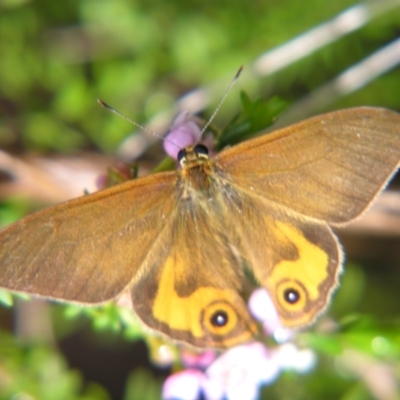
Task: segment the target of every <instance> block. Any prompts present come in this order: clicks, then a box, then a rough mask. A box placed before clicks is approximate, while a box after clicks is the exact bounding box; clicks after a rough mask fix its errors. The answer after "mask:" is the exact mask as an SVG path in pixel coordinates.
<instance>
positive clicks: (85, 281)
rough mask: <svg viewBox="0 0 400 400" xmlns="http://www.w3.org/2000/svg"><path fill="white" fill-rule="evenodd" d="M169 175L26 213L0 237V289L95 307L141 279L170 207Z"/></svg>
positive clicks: (171, 188)
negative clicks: (145, 260)
mask: <svg viewBox="0 0 400 400" xmlns="http://www.w3.org/2000/svg"><path fill="white" fill-rule="evenodd" d="M176 179H177V178H176V174H175V173H172V172H171V173H165V174H158V175H152V176H149V177H145V178H141V179H137V180H133V181H129V182H126V183H123V184H121V185H118V186H114V187H112V188H110V189H106V190H102V191H99V192H96V193H94V194H91V195H87V196H83V197H80V198H78V199H75V200H71V201H69V202H66V203H63V204H60V205H56V206H54V207H51V208H48V209H45V210H42V211H39V212H37V213H35V214H32V215H30V216H28V217H26V218H25V219H23V220H22V221H19V222H17V223H15V224H13V225H11V226H9V227H8V228H6V229H4V230H3V231H1V232H0V286H1V287H3V288H6V289H9V290H16V291H22V292H26V293H31V294H36V295H42V296H46V297H50V298H54V299H59V300H67V301H76V302H83V303H100V302H104V301H107V300H110V299H112V298H114V297H115V296H117V295H118V294H120V293H121V292H122V291H123V290H124V289H125V288H126V287H127V286H128V285H130V284H131V282H132V281H134V280H135V279H137V277H138V275H139V274H140V267H141V265H142V264H143V260H144V259H145V257H146V254H147V253H148V252H149V251H150V249H151V246H152V245H153V243H154V241H155V240H156V239H157V237H158V236H159V235H160V232H161V231H162V229H163V220H164V219H166V218H167V216H168V215H169V214H171V213H172V211H173V209H174V207H175V198H174V185H175V182H176Z"/></svg>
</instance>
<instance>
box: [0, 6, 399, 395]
mask: <svg viewBox="0 0 400 400" xmlns="http://www.w3.org/2000/svg"><path fill="white" fill-rule="evenodd" d="M353 4H354V3H353V2H352V1H349V0H337V1H335V2H326V1H322V0H310V1H308V2H298V1H294V0H280V1H279V2H278V1H265V0H263V1H261V0H256V1H253V2H250V3H249V2H243V1H239V0H234V1H222V0H220V1H217V2H215V1H214V2H209V1H208V2H207V1H203V2H198V1H170V2H161V1H155V0H150V1H129V0H101V1H98V0H80V1H77V0H74V1H68V2H62V3H60V2H55V1H51V0H38V1H29V0H0V148H1V149H6V150H8V151H10V152H13V153H16V154H20V155H23V154H26V153H30V152H42V153H45V152H63V153H71V152H79V151H81V150H93V151H100V152H103V153H104V152H109V153H114V152H115V151H116V149H117V147H118V145H119V144H120V143H121V141H122V140H123V139H124V138H125V137H126V136H127V135H129V134H130V132H131V131H132V127H131V126H129V125H128V124H127V123H126V121H124V120H122V119H119V118H115V117H114V116H111V115H110V114H109V113H107V112H105V110H104V109H102V108H101V107H99V106H98V104H97V103H96V98H98V97H100V98H103V99H105V100H106V101H107V102H109V103H110V104H113V105H114V106H117V107H118V108H119V109H121V110H123V111H124V112H125V113H126V114H127V115H129V116H132V118H133V119H134V120H136V121H138V122H140V123H145V122H146V121H147V120H149V119H150V118H151V117H153V116H154V115H156V114H157V113H158V112H160V111H162V110H163V109H165V108H166V107H170V106H172V105H173V104H174V101H175V99H176V98H178V97H179V96H181V95H183V94H184V93H186V92H187V91H189V90H191V89H193V88H196V87H198V86H202V85H205V84H208V83H210V82H212V81H216V80H217V81H220V82H221V83H220V84H219V85H220V86H221V93H222V91H223V89H224V88H225V87H226V86H227V83H228V82H229V78H231V77H233V75H234V73H235V72H236V70H237V68H238V67H239V66H240V65H241V64H244V65H245V67H246V66H248V65H249V64H251V63H252V62H253V61H254V59H255V58H257V57H258V56H259V55H260V54H262V53H264V52H265V51H267V50H269V49H271V48H273V47H275V46H278V45H281V44H283V43H285V42H287V41H289V40H291V39H293V38H294V37H295V36H296V35H299V34H301V33H303V32H304V31H306V30H308V29H311V28H313V27H314V26H316V25H318V24H320V23H322V22H324V21H325V20H328V19H330V18H332V17H334V16H335V15H336V14H338V13H340V12H341V11H343V10H345V9H346V8H348V7H351V6H352V5H353ZM377 4H378V3H377ZM399 31H400V9H399V8H397V9H395V10H393V11H392V12H389V13H386V14H383V15H382V16H380V17H379V18H377V19H375V20H373V21H371V22H370V23H369V24H367V25H366V26H365V27H363V28H361V29H360V30H358V31H355V32H353V33H351V34H350V35H347V36H345V37H344V38H342V39H340V40H339V41H337V42H334V43H332V44H330V45H327V46H325V47H323V48H322V49H321V50H318V51H317V52H315V53H314V54H312V55H310V56H308V57H306V58H304V59H302V60H300V61H298V62H296V63H294V64H292V65H290V66H288V67H287V68H285V69H283V70H282V71H279V72H278V73H276V74H273V75H271V76H266V77H263V78H258V79H253V80H251V79H248V78H246V68H245V71H244V74H243V77H242V81H239V83H238V84H237V86H238V87H243V83H241V82H246V86H245V87H244V89H245V91H246V92H248V93H250V95H249V97H247V96H246V95H244V94H242V106H244V113H242V114H239V113H238V110H239V107H240V101H239V99H238V95H237V94H231V95H230V98H229V99H228V101H227V104H228V105H225V106H224V107H222V109H221V111H220V113H219V114H218V116H217V118H216V119H217V122H216V124H218V125H220V126H222V127H223V126H226V125H227V128H226V129H225V130H224V131H223V132H224V133H225V135H223V136H222V137H221V138H220V143H219V146H220V147H223V146H225V145H227V144H232V143H236V142H238V141H239V140H242V139H243V138H244V137H245V136H246V135H247V134H249V133H251V134H253V133H254V131H255V130H259V129H261V128H263V127H264V126H266V125H269V123H270V122H271V121H272V119H273V117H274V116H275V115H276V114H278V112H279V111H281V110H282V109H283V107H284V104H290V103H293V102H296V101H298V100H300V99H302V97H303V96H305V95H307V94H308V93H310V92H312V91H313V90H314V89H317V88H318V87H319V86H320V85H322V84H324V83H326V82H328V81H330V80H332V79H333V78H335V77H336V76H337V75H338V74H340V73H341V72H342V71H343V70H345V69H346V68H349V67H350V66H351V65H353V64H354V63H356V62H359V61H360V60H362V59H363V58H365V57H367V56H368V55H370V54H372V53H373V52H375V51H377V50H378V49H380V48H381V47H382V46H384V45H386V44H388V43H390V42H391V41H392V40H394V39H395V38H396V37H397V36H398V32H399ZM227 79H228V80H227ZM399 82H400V71H399V69H398V68H397V69H395V70H393V71H391V72H389V73H387V74H385V75H384V76H382V77H380V78H379V79H377V80H375V81H374V82H373V83H371V84H369V85H368V86H366V87H365V88H363V89H361V90H359V91H357V92H355V93H353V94H351V95H348V96H346V97H344V98H340V99H338V100H335V102H334V103H332V104H331V105H330V106H329V107H330V108H332V109H337V108H340V107H345V106H356V105H363V104H370V105H379V106H386V107H390V108H393V109H396V110H400V96H399V94H398V87H399ZM234 93H235V90H234ZM236 93H237V92H236ZM274 96H279V98H280V99H283V100H278V99H275V100H274V99H273V100H272V101H271V102H267V103H264V102H263V101H262V100H256V101H255V102H254V103H253V101H252V100H250V99H254V98H259V97H262V98H264V99H270V98H273V97H274ZM218 101H219V98H216V99H214V100H213V103H214V104H216V103H218ZM266 104H267V105H266ZM266 107H267V108H268V107H270V109H269V110H270V111H267V109H266ZM260 110H262V111H261V114H260ZM207 111H208V112H212V107H210V110H207ZM270 112H271V114H270ZM233 115H237V117H236V119H234V120H233V122H231V123H230V124H228V121H230V120H232V116H233ZM249 121H253V122H256V124H255V126H253V127H251V126H250V125H251V124H250V125H249ZM28 209H29V207H28V205H27V204H26V200H20V199H11V200H6V201H3V202H1V203H0V223H1V225H5V224H7V223H9V222H11V221H13V220H15V219H18V218H20V217H22V215H23V214H24V213H25V212H27V210H28ZM366 265H369V267H366V266H365V265H355V264H352V265H349V266H348V268H347V270H346V273H345V274H344V276H343V278H342V286H341V289H340V291H339V292H338V294H337V296H336V298H335V301H334V304H333V307H332V311H331V313H332V315H333V316H334V317H335V318H336V320H338V321H340V324H338V325H337V328H336V330H334V331H329V333H327V334H325V335H324V334H321V333H320V331H319V332H318V333H317V332H314V331H310V332H308V333H305V334H304V335H303V336H302V337H301V340H302V341H303V343H304V345H307V346H310V347H312V348H314V349H316V350H318V351H319V353H320V354H321V358H320V363H319V366H318V367H317V369H316V370H315V371H313V372H312V373H311V374H309V375H307V376H298V375H294V374H290V373H287V374H285V375H284V376H283V377H281V378H280V379H279V380H278V382H277V383H276V384H275V385H272V386H271V387H267V388H265V389H264V391H263V393H264V395H265V398H268V399H275V398H276V399H278V398H279V399H285V398H287V399H313V398H315V399H317V398H318V399H321V398H323V399H339V398H340V399H346V400H352V399H369V398H373V395H372V394H371V392H370V390H369V388H368V387H367V386H366V384H365V382H364V381H363V380H362V379H360V375H359V374H358V375H357V371H349V370H345V368H344V367H343V364H346V363H344V362H343V354H344V353H345V352H346V351H353V352H355V353H354V354H358V355H361V356H362V357H365V359H366V360H368V362H370V363H371V365H374V366H376V365H384V366H385V367H387V368H389V369H390V370H391V371H394V374H395V376H396V377H397V381H399V376H400V364H399V358H400V336H399V333H398V332H399V308H398V304H399V296H398V284H399V283H400V278H399V263H398V262H397V264H395V267H394V268H392V269H391V268H389V267H387V266H386V265H385V264H384V262H383V261H382V262H375V263H374V264H373V265H372V264H371V261H367V262H366ZM396 268H397V269H396ZM0 299H1V301H2V302H3V303H4V304H9V303H10V298H9V297H7V296H6V295H5V296H3V295H1V297H0ZM61 309H62V310H63V311H60V310H61ZM359 311H362V312H363V313H365V315H364V316H359V315H358V316H357V315H356V314H355V313H356V312H359ZM82 313H83V314H85V315H86V316H85V317H83V318H88V319H90V320H91V321H93V322H92V325H93V329H94V331H96V332H97V331H106V332H108V333H110V335H116V336H117V337H118V340H121V341H134V340H137V338H138V337H140V336H141V335H142V332H141V331H140V328H138V327H137V325H135V324H136V323H135V322H133V321H131V320H130V316H129V315H128V314H126V313H125V312H124V310H121V309H118V308H116V307H115V306H111V305H110V306H105V307H104V308H102V309H90V308H89V309H85V310H81V309H79V310H78V309H77V308H76V307H73V306H66V307H65V308H62V307H60V306H57V307H55V311H54V314H55V317H54V321H55V328H56V332H57V334H58V335H59V336H60V337H62V336H63V335H68V334H70V331H74V330H77V329H80V328H81V325H82V324H80V323H76V326H75V325H74V326H73V327H71V326H72V325H71V326H70V327H67V326H68V324H69V322H68V321H69V319H70V318H71V317H73V316H74V317H76V318H77V319H78V320H79V318H82ZM78 314H79V315H78ZM78 317H79V318H78ZM7 318H9V316H8V317H7V316H4V315H3V314H0V321H4V320H7ZM4 326H5V327H4V331H1V332H0V399H10V398H14V399H31V398H37V399H64V398H65V399H108V398H111V397H110V396H111V395H108V394H107V393H106V391H105V390H104V389H103V388H101V386H100V385H98V384H95V383H87V382H86V383H85V381H87V379H85V377H84V376H82V375H81V374H80V373H79V372H78V371H75V370H70V369H69V368H68V366H67V364H66V361H64V358H63V356H62V355H61V351H60V350H59V349H57V348H56V346H54V345H52V344H46V343H40V344H27V343H23V342H21V341H18V340H15V339H12V337H11V336H10V334H9V331H10V330H11V329H10V327H9V325H8V324H7V323H5V324H4ZM6 331H8V332H6ZM121 332H122V334H121ZM83 357H85V356H84V355H83ZM132 357H133V358H134V357H135V355H134V354H133V355H132ZM114 367H115V366H110V367H109V368H114ZM160 385H161V382H160V379H159V378H154V377H153V374H152V373H150V372H149V371H148V370H145V369H143V368H138V369H136V370H135V371H134V372H132V373H131V375H130V376H129V378H128V380H127V383H126V386H125V388H124V389H123V391H124V395H123V398H124V399H126V400H130V399H141V400H147V399H148V400H151V399H157V398H159V393H160ZM385 400H386V399H385Z"/></svg>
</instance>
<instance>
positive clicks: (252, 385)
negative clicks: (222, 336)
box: [163, 342, 280, 400]
mask: <svg viewBox="0 0 400 400" xmlns="http://www.w3.org/2000/svg"><path fill="white" fill-rule="evenodd" d="M279 370H280V367H279V364H278V363H277V360H276V359H275V357H274V356H273V353H272V352H271V351H269V350H268V349H267V348H266V347H265V346H264V345H263V344H262V343H258V342H253V343H250V344H247V345H242V346H237V347H234V348H232V349H229V350H227V351H226V352H225V353H223V354H222V355H221V356H220V357H218V358H217V359H216V360H215V361H214V362H213V363H212V364H211V365H210V366H209V367H208V368H207V369H206V370H205V372H203V371H200V370H197V369H193V368H190V369H187V370H185V371H181V372H179V373H177V374H174V375H171V376H170V377H168V378H167V380H166V381H165V383H164V387H163V399H168V400H170V399H174V400H176V399H180V400H192V399H193V400H195V399H198V398H199V397H200V394H201V393H202V394H203V395H204V398H205V399H207V400H222V399H227V400H236V399H237V400H253V399H256V398H257V397H258V391H259V388H260V386H262V385H265V384H268V383H271V382H272V381H274V380H275V379H276V378H277V376H278V374H279Z"/></svg>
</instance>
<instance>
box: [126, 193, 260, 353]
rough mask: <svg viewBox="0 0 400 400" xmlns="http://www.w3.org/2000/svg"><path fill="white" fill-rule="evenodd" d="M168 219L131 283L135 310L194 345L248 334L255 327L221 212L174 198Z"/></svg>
mask: <svg viewBox="0 0 400 400" xmlns="http://www.w3.org/2000/svg"><path fill="white" fill-rule="evenodd" d="M169 221H170V223H169V224H167V225H166V226H165V227H164V231H163V233H162V235H160V236H159V238H158V240H157V241H156V242H155V243H154V246H153V248H152V251H151V252H149V253H148V257H147V258H146V260H145V262H144V265H145V267H144V268H145V271H146V273H144V274H142V275H141V277H140V279H139V280H137V281H136V282H135V283H134V284H133V286H132V289H131V295H132V300H133V301H132V302H133V307H134V310H135V313H136V314H137V315H138V316H139V318H140V319H141V320H142V321H143V322H144V323H145V324H146V325H147V326H149V327H150V328H152V329H154V330H156V331H159V332H162V333H164V334H165V335H167V336H168V337H172V338H174V339H177V340H180V341H184V342H186V343H189V344H191V345H193V346H196V347H203V348H204V347H212V348H224V347H229V346H232V345H235V344H238V343H241V342H244V341H246V340H249V339H251V338H252V337H253V336H254V334H255V333H256V332H257V327H256V325H255V323H254V321H253V320H252V318H251V317H250V315H249V312H248V310H247V307H246V303H245V301H244V298H245V297H246V296H245V295H246V284H245V282H246V280H245V279H244V277H243V268H242V265H241V263H240V259H239V257H238V256H237V254H236V253H235V249H234V247H233V246H232V243H231V242H230V241H229V239H228V237H229V236H230V235H229V234H228V232H225V226H223V225H222V224H221V221H223V215H221V214H220V215H217V213H216V209H215V208H214V207H213V205H212V204H210V203H208V204H206V205H204V204H202V203H201V201H199V200H198V199H194V200H191V199H185V198H180V201H178V205H177V208H176V210H175V212H174V213H173V214H172V216H171V218H170V220H169Z"/></svg>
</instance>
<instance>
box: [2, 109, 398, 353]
mask: <svg viewBox="0 0 400 400" xmlns="http://www.w3.org/2000/svg"><path fill="white" fill-rule="evenodd" d="M178 160H179V163H180V166H181V168H180V169H177V170H176V171H169V172H162V173H157V174H153V175H149V176H146V177H143V178H138V179H135V180H131V181H127V182H125V183H122V184H119V185H117V186H113V187H111V188H108V189H105V190H101V191H99V192H96V193H93V194H90V195H86V196H83V197H80V198H77V199H74V200H71V201H68V202H66V203H63V204H60V205H56V206H53V207H50V208H47V209H44V210H42V211H39V212H37V213H34V214H32V215H30V216H27V217H26V218H24V219H22V220H21V221H19V222H16V223H15V224H13V225H11V226H9V227H7V228H5V229H4V230H3V231H1V232H0V287H2V288H6V289H9V290H12V291H19V292H26V293H30V294H33V295H39V296H44V297H46V298H49V299H55V300H60V301H67V302H73V303H79V304H90V305H96V304H101V303H104V302H107V301H110V300H113V299H117V298H118V297H119V296H120V295H121V294H122V293H124V292H126V291H130V295H131V300H132V307H133V311H134V313H135V314H136V315H137V317H138V318H139V319H140V320H141V321H142V322H143V323H144V324H145V325H146V326H147V327H149V328H150V329H151V330H153V331H155V332H158V333H160V334H161V335H164V336H167V337H169V338H171V339H173V340H175V341H178V342H183V343H186V344H189V345H191V346H194V347H198V348H226V347H230V346H233V345H237V344H239V343H242V342H245V341H248V340H250V339H252V338H253V337H255V336H256V335H257V333H258V326H257V323H256V322H255V320H254V319H253V317H252V316H251V315H250V313H249V311H248V308H247V305H246V299H247V297H248V295H249V287H251V285H250V284H249V282H251V281H255V282H257V284H259V285H260V286H262V287H263V288H265V289H266V290H267V291H268V293H269V295H270V296H271V298H272V301H273V302H274V304H275V307H276V309H277V312H278V314H279V318H280V320H281V322H282V324H283V325H285V326H287V327H299V326H304V325H307V324H310V323H312V322H313V321H314V320H315V319H316V317H317V316H318V315H319V314H321V313H322V312H323V311H324V310H325V309H326V307H327V305H328V304H329V302H330V298H331V296H332V293H333V291H334V290H335V288H336V287H337V285H338V277H339V274H340V272H341V268H342V263H343V254H342V251H341V248H340V246H339V243H338V240H337V238H336V237H335V235H334V234H333V232H332V230H331V226H342V225H345V224H347V223H348V222H350V221H352V220H354V219H355V218H357V217H359V216H360V215H361V214H362V213H363V212H365V211H366V209H367V208H368V207H369V206H370V205H371V203H372V202H373V200H374V199H375V198H376V196H377V195H378V194H379V193H380V192H381V190H382V189H383V188H384V187H385V185H386V184H387V182H388V180H389V179H390V178H391V176H392V175H393V174H394V172H395V171H396V170H397V168H398V166H399V161H400V114H398V113H396V112H393V111H389V110H386V109H380V108H368V107H361V108H353V109H346V110H341V111H336V112H332V113H328V114H324V115H320V116H317V117H314V118H311V119H308V120H305V121H303V122H300V123H297V124H295V125H292V126H289V127H287V128H284V129H280V130H278V131H275V132H273V133H270V134H264V135H262V136H260V137H257V138H255V139H251V140H248V141H246V142H243V143H241V144H239V145H236V146H234V147H231V148H228V149H226V150H224V151H222V152H220V153H219V154H217V155H215V156H214V157H210V155H209V152H208V148H207V147H206V146H205V145H203V144H195V145H191V146H188V147H185V148H182V149H180V150H179V152H178Z"/></svg>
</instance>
